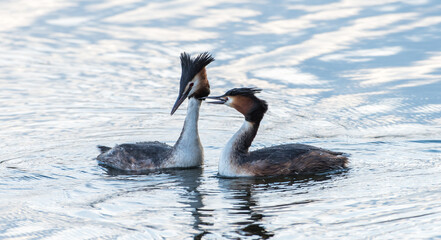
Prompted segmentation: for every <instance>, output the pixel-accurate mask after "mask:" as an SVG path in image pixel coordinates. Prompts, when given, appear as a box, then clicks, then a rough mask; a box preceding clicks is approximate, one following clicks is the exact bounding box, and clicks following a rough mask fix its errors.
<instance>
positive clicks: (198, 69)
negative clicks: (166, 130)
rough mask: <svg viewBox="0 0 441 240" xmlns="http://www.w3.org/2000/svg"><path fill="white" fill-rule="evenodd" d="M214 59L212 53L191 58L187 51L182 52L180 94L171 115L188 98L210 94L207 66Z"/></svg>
mask: <svg viewBox="0 0 441 240" xmlns="http://www.w3.org/2000/svg"><path fill="white" fill-rule="evenodd" d="M212 61H214V58H213V57H212V56H211V54H210V53H208V52H205V53H201V54H199V55H198V56H197V57H196V58H191V57H190V55H189V54H187V53H185V52H184V53H181V67H182V74H181V81H180V86H179V96H178V98H177V99H176V102H175V104H174V106H173V108H172V111H171V115H173V113H175V111H176V110H177V109H178V108H179V106H180V105H181V104H182V102H184V100H185V99H186V98H187V97H188V98H192V97H194V98H197V99H200V98H203V97H206V96H208V95H209V94H210V84H209V83H208V79H207V72H206V70H205V66H207V65H208V64H209V63H211V62H212Z"/></svg>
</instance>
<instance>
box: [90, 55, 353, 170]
mask: <svg viewBox="0 0 441 240" xmlns="http://www.w3.org/2000/svg"><path fill="white" fill-rule="evenodd" d="M212 61H214V58H213V57H212V56H211V55H210V54H209V53H202V54H200V55H198V56H197V57H196V58H191V57H190V55H188V54H186V53H182V54H181V66H182V74H181V80H180V87H179V95H178V98H177V100H176V102H175V104H174V106H173V108H172V111H171V115H173V113H174V112H175V111H176V110H177V109H178V108H179V106H180V105H181V104H182V103H183V102H184V101H185V99H187V98H188V107H187V116H186V117H185V122H184V127H183V128H182V131H181V135H180V137H179V139H178V140H177V141H176V143H175V145H174V146H169V145H167V144H164V143H160V142H157V141H156V142H141V143H135V144H121V145H116V146H115V147H113V148H110V147H105V146H98V147H99V148H100V150H101V154H100V155H99V156H98V157H97V160H98V161H99V163H100V164H103V165H105V166H108V167H111V168H116V169H120V170H125V171H145V170H153V169H163V168H191V167H198V166H200V165H201V164H202V161H203V159H204V152H203V148H202V145H201V141H200V139H199V134H198V119H199V108H200V106H201V103H202V101H203V100H205V99H214V100H216V101H212V102H208V101H207V103H212V104H224V105H227V106H229V107H232V108H234V109H236V110H237V111H238V112H240V113H242V114H243V115H244V117H245V121H244V123H243V125H242V127H241V128H240V129H239V131H237V132H236V134H234V136H233V137H232V138H231V139H230V140H229V141H228V143H227V145H226V146H225V147H224V149H223V151H222V154H221V157H220V160H219V175H221V176H225V177H247V176H273V175H290V174H314V173H321V172H327V171H331V170H336V169H343V168H345V167H346V164H347V161H348V160H347V157H346V156H344V154H343V153H340V152H333V151H330V150H326V149H322V148H317V147H314V146H309V145H304V144H283V145H277V146H272V147H268V148H262V149H258V150H255V151H251V152H249V151H248V149H249V147H250V146H251V143H252V142H253V140H254V137H255V136H256V134H257V130H258V129H259V125H260V121H261V120H262V118H263V116H264V114H265V113H266V111H267V109H268V105H267V103H266V102H265V101H264V100H262V99H259V98H257V97H256V96H255V94H256V93H259V92H260V91H261V90H260V89H256V88H234V89H231V90H229V91H227V92H226V93H225V94H223V95H222V96H218V97H209V96H208V95H209V94H210V85H209V83H208V79H207V73H206V70H205V67H206V66H207V65H208V64H209V63H211V62H212Z"/></svg>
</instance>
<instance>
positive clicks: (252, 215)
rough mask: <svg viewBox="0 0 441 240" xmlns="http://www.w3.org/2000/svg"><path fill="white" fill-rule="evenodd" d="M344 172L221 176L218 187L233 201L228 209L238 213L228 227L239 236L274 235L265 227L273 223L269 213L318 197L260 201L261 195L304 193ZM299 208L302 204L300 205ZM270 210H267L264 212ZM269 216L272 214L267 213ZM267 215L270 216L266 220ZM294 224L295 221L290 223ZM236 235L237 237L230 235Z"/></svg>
mask: <svg viewBox="0 0 441 240" xmlns="http://www.w3.org/2000/svg"><path fill="white" fill-rule="evenodd" d="M339 174H341V173H336V175H335V174H323V175H311V176H284V177H272V178H246V179H233V178H219V187H220V189H221V190H222V192H226V193H227V195H226V199H227V200H228V201H231V203H232V207H231V208H230V209H228V211H229V213H230V214H232V215H238V219H239V220H238V221H232V222H231V223H229V225H230V226H229V228H232V229H235V232H236V233H237V234H238V235H239V236H257V237H259V239H269V238H271V237H273V236H274V235H275V232H274V231H273V230H268V229H266V227H265V225H266V223H267V222H270V220H268V219H271V218H272V216H270V215H273V214H271V213H270V212H271V211H274V210H275V209H278V208H279V209H280V208H290V207H296V206H297V205H303V204H308V203H312V202H314V201H315V200H312V199H311V200H301V201H295V202H292V201H291V202H281V201H277V203H276V204H274V203H273V202H271V203H268V202H265V203H263V204H261V203H259V200H258V199H259V197H258V196H259V195H265V194H267V192H271V193H273V194H274V193H276V194H274V196H273V197H275V198H277V196H276V195H277V193H284V192H291V193H292V195H293V196H294V195H296V194H305V192H304V190H303V187H304V186H305V185H316V184H320V182H324V181H327V180H329V179H331V177H332V176H333V177H336V176H337V175H339ZM299 207H300V206H299ZM265 212H268V213H265ZM266 215H269V216H266ZM266 218H268V219H266ZM290 224H292V223H290ZM230 237H234V236H230Z"/></svg>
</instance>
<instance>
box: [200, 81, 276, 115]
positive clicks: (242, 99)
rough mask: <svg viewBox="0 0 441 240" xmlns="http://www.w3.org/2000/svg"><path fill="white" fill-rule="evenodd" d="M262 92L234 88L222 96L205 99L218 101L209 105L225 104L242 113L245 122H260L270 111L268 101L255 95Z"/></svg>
mask: <svg viewBox="0 0 441 240" xmlns="http://www.w3.org/2000/svg"><path fill="white" fill-rule="evenodd" d="M261 91H262V89H258V88H233V89H231V90H229V91H227V92H226V93H225V94H224V95H222V96H217V97H205V98H204V99H216V100H218V101H214V102H207V103H214V104H225V105H227V106H229V107H232V108H234V109H236V110H237V111H238V112H240V113H242V114H243V115H244V116H245V120H247V121H249V122H258V121H260V120H262V118H263V115H264V114H265V113H266V111H267V110H268V104H267V103H266V101H264V100H262V99H259V98H257V97H256V96H255V95H254V94H255V93H259V92H261Z"/></svg>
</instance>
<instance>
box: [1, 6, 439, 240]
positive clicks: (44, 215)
mask: <svg viewBox="0 0 441 240" xmlns="http://www.w3.org/2000/svg"><path fill="white" fill-rule="evenodd" d="M0 6H1V8H0V9H1V10H0V12H1V18H0V37H1V41H0V126H1V128H0V138H1V140H2V141H0V149H1V151H0V192H1V195H0V239H96V238H99V239H114V238H120V239H136V238H139V239H161V238H167V239H188V238H196V239H222V238H242V239H267V238H274V239H293V238H296V239H299V238H300V239H310V238H317V239H321V238H323V237H326V238H331V239H332V238H356V239H360V238H376V237H378V238H395V239H399V238H441V231H440V230H439V229H440V228H441V201H440V199H441V189H440V185H441V178H440V174H441V95H440V92H441V45H440V44H439V43H440V42H441V15H440V11H441V4H440V3H439V2H438V1H435V0H432V1H429V0H416V1H410V0H382V1H355V0H341V1H285V2H278V1H246V0H244V1H232V0H216V1H187V0H175V1H139V0H130V1H122V0H112V1H60V0H40V1H25V0H17V1H4V2H2V3H0ZM182 51H187V52H191V53H194V54H196V53H199V52H203V51H210V52H212V53H213V55H214V56H215V58H216V61H215V62H213V63H212V64H210V65H209V66H208V69H207V71H208V76H209V80H210V82H211V87H212V93H213V94H220V93H223V92H224V91H225V90H227V89H230V88H233V87H239V86H257V87H260V88H263V89H264V92H262V94H260V96H261V97H262V98H263V99H266V100H267V101H268V103H269V105H270V108H269V112H268V114H267V115H266V117H265V118H264V121H263V122H262V125H261V129H260V131H259V133H258V136H257V137H256V139H255V142H254V144H253V148H258V147H262V146H271V145H273V144H280V143H288V142H300V143H307V144H312V145H316V146H320V147H324V148H329V149H333V150H336V151H343V152H347V153H350V154H351V162H350V169H349V171H347V172H343V173H340V174H333V175H332V174H331V175H322V176H314V177H306V178H295V177H284V178H270V179H222V178H218V177H217V159H218V157H219V155H220V151H221V149H222V147H223V144H224V143H226V142H227V140H228V139H229V138H230V137H231V135H232V134H233V132H234V131H235V129H237V128H239V127H240V125H241V122H242V117H241V116H240V115H239V114H238V113H236V112H235V111H234V110H232V109H230V108H227V107H220V106H211V105H207V104H203V106H202V108H201V116H200V135H201V139H202V143H203V145H204V148H205V156H206V158H205V164H204V167H203V168H202V169H193V170H181V171H176V170H167V171H160V172H155V173H150V174H144V175H124V174H121V173H120V172H112V171H110V170H107V169H104V168H102V167H100V166H98V165H97V163H96V161H95V159H94V158H95V157H96V155H97V154H98V151H97V149H96V147H95V146H96V145H98V144H104V145H110V146H112V145H114V144H116V143H124V142H137V141H149V140H158V141H162V142H166V143H168V144H173V143H174V141H175V140H176V139H177V138H178V136H179V133H180V130H181V127H182V123H183V119H184V114H185V105H186V104H184V105H183V107H182V108H181V109H180V110H178V112H177V113H176V114H175V115H174V116H172V117H171V116H170V115H169V112H170V110H171V107H172V104H173V103H174V100H175V99H176V96H177V88H178V80H179V76H180V63H179V53H180V52H182Z"/></svg>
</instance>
